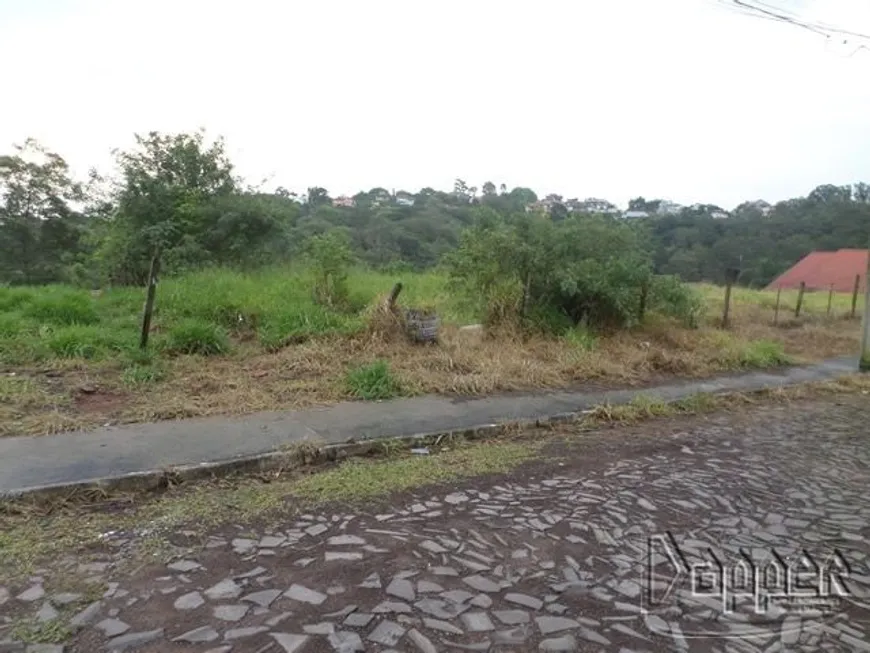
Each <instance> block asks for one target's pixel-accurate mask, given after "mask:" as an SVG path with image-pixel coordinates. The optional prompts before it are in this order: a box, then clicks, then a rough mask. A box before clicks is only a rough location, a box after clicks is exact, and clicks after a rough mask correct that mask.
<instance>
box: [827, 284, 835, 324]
mask: <svg viewBox="0 0 870 653" xmlns="http://www.w3.org/2000/svg"><path fill="white" fill-rule="evenodd" d="M833 301H834V284H831V287H830V288H829V289H828V317H831V302H833Z"/></svg>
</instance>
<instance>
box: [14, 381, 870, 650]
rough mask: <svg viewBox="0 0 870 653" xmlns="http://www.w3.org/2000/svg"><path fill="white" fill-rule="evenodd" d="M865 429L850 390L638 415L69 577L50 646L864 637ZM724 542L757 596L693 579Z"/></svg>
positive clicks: (858, 643) (475, 645)
mask: <svg viewBox="0 0 870 653" xmlns="http://www.w3.org/2000/svg"><path fill="white" fill-rule="evenodd" d="M868 425H870V400H868V398H867V397H857V398H856V397H849V398H845V399H844V400H843V401H842V402H839V403H835V402H833V401H826V402H821V403H811V404H800V405H795V406H790V407H762V408H757V409H753V410H752V411H748V412H747V413H746V414H743V415H737V416H727V415H722V416H715V417H713V418H708V419H694V420H675V421H664V422H662V421H659V422H651V423H647V424H645V425H643V426H638V427H635V428H632V429H628V430H624V429H623V430H612V431H605V432H603V433H600V434H594V435H592V436H590V437H588V438H585V437H584V438H582V439H579V440H578V439H575V440H573V441H571V442H569V443H562V444H558V445H554V448H552V449H551V451H550V453H552V454H554V456H556V457H555V458H548V459H547V460H545V461H543V462H537V463H532V464H531V465H529V466H526V467H524V468H522V469H520V470H518V471H517V472H515V473H512V474H510V475H507V476H504V477H497V478H491V479H476V480H472V481H469V482H468V483H466V484H463V485H460V486H456V487H452V488H442V489H441V490H439V491H433V490H428V491H417V492H415V493H410V494H404V495H401V496H398V497H395V498H393V499H392V500H390V502H389V503H386V504H379V505H372V506H367V507H365V508H363V509H362V510H349V509H346V508H343V509H342V508H339V509H335V510H330V511H326V512H318V513H312V514H310V515H296V516H294V517H292V518H289V519H288V520H287V521H286V523H282V524H280V526H279V527H278V528H276V529H274V530H270V531H265V530H263V531H262V532H259V533H256V535H255V536H254V537H243V536H241V535H240V533H241V530H240V529H238V528H235V527H233V526H232V525H228V526H226V527H224V528H222V529H220V530H218V531H215V532H214V533H213V534H212V535H211V536H210V538H209V540H208V542H207V545H206V547H205V548H204V549H203V550H202V551H201V552H196V553H195V554H193V555H191V556H189V557H188V558H186V559H182V560H178V561H176V562H175V563H174V564H171V565H170V566H169V567H163V566H159V567H152V568H147V569H143V570H141V571H140V572H139V573H137V574H136V575H135V576H134V577H116V576H114V575H113V572H112V567H111V566H108V567H107V568H106V569H105V570H102V569H101V568H100V567H96V568H89V569H88V570H86V571H89V572H91V573H95V574H98V575H104V576H105V578H106V580H108V581H112V582H113V583H114V584H113V585H112V586H111V589H110V591H109V592H108V593H107V596H106V598H105V599H104V600H103V601H101V602H99V603H98V604H94V606H92V607H91V608H89V610H90V612H88V611H87V610H85V612H84V616H81V617H80V619H79V621H80V622H81V623H87V624H88V625H87V626H86V627H84V628H83V629H82V630H81V631H79V633H78V634H77V635H76V636H75V638H74V639H73V640H72V641H71V642H70V645H69V648H68V649H67V651H73V652H75V653H90V652H92V651H101V650H138V651H146V652H148V653H157V652H161V653H164V652H173V651H185V652H195V653H204V652H206V651H210V652H211V653H216V652H220V653H229V652H232V653H282V652H300V653H318V652H328V651H347V652H351V651H373V652H375V651H380V652H386V651H407V652H418V653H430V652H432V651H544V652H548V651H608V652H609V651H613V652H620V653H640V652H643V651H699V652H700V651H703V652H705V653H706V652H711V651H712V652H715V651H735V652H746V653H750V652H752V651H764V652H773V651H807V652H813V653H815V652H818V651H870V638H868V629H870V571H868V554H870V541H868V537H870V498H868V488H870V426H868ZM650 545H651V546H650ZM741 551H743V552H744V553H745V554H746V555H747V556H749V558H751V559H752V560H754V561H755V564H754V567H755V568H756V569H760V568H762V566H763V565H764V564H767V566H766V567H765V569H766V570H767V575H766V576H765V579H766V581H767V585H766V588H765V586H764V583H763V582H762V583H761V585H762V587H761V588H760V589H757V590H756V591H755V595H756V596H757V597H761V598H763V597H764V596H766V595H772V596H770V602H769V604H768V605H767V606H766V607H765V606H760V607H759V609H758V610H757V611H756V610H755V609H754V608H753V603H754V601H753V597H752V596H751V594H752V592H751V591H750V592H749V594H750V596H746V587H745V586H742V584H741V582H740V581H741V578H740V577H739V574H738V577H737V578H728V579H727V590H726V591H727V592H728V596H727V598H728V599H730V598H731V597H732V591H733V592H735V593H736V595H735V596H734V599H735V601H734V603H733V604H731V601H730V600H729V601H728V604H729V609H728V610H723V607H722V596H721V591H718V590H721V583H720V582H719V581H717V580H716V578H717V577H716V574H715V573H712V572H714V571H716V569H715V564H714V565H712V566H709V565H708V567H707V568H706V573H704V571H705V570H704V568H703V565H704V564H705V563H714V561H715V560H719V561H720V562H721V565H722V567H723V568H724V569H725V570H726V571H727V570H738V571H739V570H740V569H741V567H740V566H739V561H740V560H741V558H740V553H741ZM804 551H805V553H806V558H807V560H806V562H807V563H808V567H803V568H802V567H800V564H799V562H800V561H799V559H798V557H796V556H799V555H800V554H801V552H804ZM650 552H651V553H650ZM771 552H775V553H776V555H778V556H780V557H781V558H782V560H783V563H782V564H786V565H791V566H792V569H793V570H794V571H795V573H796V575H795V576H794V578H795V581H796V583H795V587H793V588H792V590H791V591H785V590H783V587H782V584H783V583H782V579H781V578H778V576H777V573H778V572H777V570H778V569H779V568H778V567H777V564H776V559H775V558H772V556H771ZM835 552H839V555H840V556H842V558H839V557H837V556H836V555H834V556H833V557H832V554H834V553H835ZM772 560H773V562H771V561H772ZM107 561H108V562H109V563H111V559H107ZM693 564H700V565H702V568H701V570H700V571H698V572H697V573H696V574H695V578H696V579H697V580H699V583H698V585H697V587H696V591H693V590H692V587H691V583H690V582H689V581H690V577H691V574H689V573H688V572H687V571H686V569H685V567H684V566H685V565H688V566H691V565H693ZM813 564H816V565H818V566H820V567H821V568H822V572H820V571H819V569H818V568H813ZM744 567H745V568H746V569H751V568H752V566H751V565H749V564H748V563H747V564H746V565H745V566H744ZM681 568H682V569H683V572H684V573H683V574H682V576H680V575H679V574H677V573H676V572H677V571H678V570H679V569H681ZM808 572H810V573H808ZM820 577H821V578H824V579H826V580H827V581H828V582H827V584H826V585H825V586H823V592H822V596H819V593H818V592H815V593H814V592H813V591H812V587H813V583H815V585H816V586H817V585H818V579H819V578H820ZM742 580H746V579H745V578H743V579H742ZM672 581H674V582H673V585H672V586H671V582H672ZM45 582H48V581H47V580H46V581H45ZM741 588H742V593H741V592H737V590H738V589H741ZM750 588H751V583H750ZM808 588H809V589H808ZM8 590H9V592H10V594H11V596H12V598H10V599H9V601H10V604H9V605H15V606H17V608H16V609H19V610H20V609H21V606H25V607H26V608H27V609H29V610H31V611H33V612H36V611H38V610H41V609H42V610H45V609H46V608H45V606H49V605H51V603H50V601H51V598H50V597H51V596H52V592H51V591H49V592H48V593H47V594H46V596H45V597H43V596H41V591H40V590H41V586H40V584H39V583H34V584H33V585H32V586H29V585H22V586H16V587H9V588H8ZM22 592H24V595H23V596H22V597H21V598H15V597H16V595H19V596H21V595H20V593H22ZM777 593H778V594H780V596H778V597H777V596H775V595H776V594H777ZM799 593H802V594H801V596H798V594H799ZM784 594H788V596H784ZM34 597H36V598H35V599H34ZM66 598H68V597H61V599H59V600H55V603H58V602H61V601H62V600H64V599H66ZM25 599H27V600H25ZM82 607H83V606H82ZM0 639H2V634H0ZM134 643H135V644H138V645H139V648H136V649H133V648H125V647H129V646H132V644H134ZM46 650H51V649H46Z"/></svg>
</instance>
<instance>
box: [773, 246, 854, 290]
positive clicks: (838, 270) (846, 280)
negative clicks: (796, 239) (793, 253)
mask: <svg viewBox="0 0 870 653" xmlns="http://www.w3.org/2000/svg"><path fill="white" fill-rule="evenodd" d="M867 256H868V252H867V250H866V249H841V250H838V251H836V252H821V251H816V252H810V253H809V254H807V255H806V256H804V257H803V258H802V259H801V260H800V261H798V262H797V263H795V264H794V265H793V266H792V267H791V268H789V269H788V270H786V271H785V272H784V273H783V274H781V275H780V276H779V277H777V278H776V279H774V280H773V281H772V282H771V283H770V285H769V286H767V289H768V290H776V289H777V288H782V289H783V290H794V289H797V288H800V285H801V282H804V283H805V284H806V287H807V290H828V289H830V288H833V289H834V292H844V293H850V292H852V290H853V288H854V287H855V278H856V277H860V278H861V282H860V288H861V289H863V288H864V284H866V283H867Z"/></svg>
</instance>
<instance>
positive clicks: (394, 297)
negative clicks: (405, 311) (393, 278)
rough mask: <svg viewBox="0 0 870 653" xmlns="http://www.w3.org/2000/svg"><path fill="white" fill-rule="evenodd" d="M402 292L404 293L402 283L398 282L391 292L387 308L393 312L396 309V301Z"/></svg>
mask: <svg viewBox="0 0 870 653" xmlns="http://www.w3.org/2000/svg"><path fill="white" fill-rule="evenodd" d="M400 292H402V282H401V281H397V282H396V285H394V286H393V289H392V290H391V291H390V294H389V296H388V297H387V308H388V309H390V310H391V311H392V310H393V309H394V308H396V300H397V299H398V298H399V293H400Z"/></svg>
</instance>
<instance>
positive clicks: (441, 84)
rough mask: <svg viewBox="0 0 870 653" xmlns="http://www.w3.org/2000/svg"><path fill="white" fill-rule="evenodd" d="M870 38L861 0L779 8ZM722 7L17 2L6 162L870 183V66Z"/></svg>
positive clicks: (755, 189) (745, 184)
mask: <svg viewBox="0 0 870 653" xmlns="http://www.w3.org/2000/svg"><path fill="white" fill-rule="evenodd" d="M769 2H772V3H775V4H778V5H780V6H788V7H791V8H793V9H796V10H799V11H801V12H802V13H803V15H806V16H808V17H813V18H821V19H823V20H826V21H827V22H831V23H836V24H838V25H840V26H844V27H849V28H850V29H853V30H856V31H863V32H870V2H868V1H866V0H769ZM849 52H850V50H849V49H846V48H842V47H832V46H831V45H829V44H826V42H825V40H824V39H823V38H821V37H819V36H816V35H813V34H811V33H809V32H806V31H804V30H801V29H799V28H796V27H791V26H788V25H783V24H779V23H775V22H770V21H764V20H759V19H754V18H750V17H747V16H743V15H740V14H737V13H735V12H733V11H729V10H727V9H724V8H721V7H720V6H718V5H717V4H716V2H715V1H714V0H535V2H530V1H529V0H507V1H506V0H462V1H460V0H438V1H437V2H436V1H434V0H290V1H287V0H284V1H279V0H244V1H240V0H232V1H230V0H0V61H2V62H3V67H2V89H3V91H2V100H0V151H2V150H5V149H6V148H8V147H9V146H10V145H11V144H12V143H16V142H21V141H23V140H24V139H25V138H26V137H28V136H33V137H35V138H37V139H39V140H40V141H42V142H43V143H44V144H45V145H47V146H48V147H50V148H52V149H54V150H56V151H58V152H59V153H60V154H62V155H63V156H65V157H66V158H67V159H68V161H69V162H70V163H71V164H72V165H73V166H74V168H75V169H76V170H77V171H79V172H81V173H85V172H86V171H87V168H88V167H90V166H91V165H96V166H98V167H100V168H102V169H107V166H109V165H110V163H111V155H110V151H111V149H112V148H113V147H127V146H129V145H130V144H131V143H132V135H133V133H134V132H146V131H149V130H159V131H187V130H194V129H196V128H198V127H204V128H205V129H206V130H207V132H208V133H209V134H212V135H218V134H222V135H223V136H225V137H226V139H227V143H228V146H229V149H230V152H231V155H232V158H233V161H234V163H235V164H236V166H237V169H238V172H239V173H240V174H242V175H243V176H245V177H246V178H247V179H249V180H250V181H258V180H261V179H263V178H268V179H269V182H268V184H267V188H274V187H275V186H278V185H283V186H286V187H288V188H290V189H292V190H302V189H304V188H306V187H307V186H311V185H321V186H325V187H326V188H327V189H328V190H329V191H330V193H331V194H332V195H333V196H335V195H340V194H352V193H354V192H357V191H358V190H362V189H365V190H368V189H370V188H372V187H375V186H384V187H387V188H395V189H396V190H399V189H406V190H410V191H416V190H418V189H419V188H421V187H423V186H433V187H436V188H441V189H449V188H451V187H452V183H453V180H454V178H456V177H461V178H463V179H465V180H466V181H467V182H468V184H469V185H475V186H478V187H479V186H480V185H482V184H483V182H484V181H486V180H491V181H493V182H495V183H496V184H500V183H505V184H507V185H508V187H512V186H515V185H523V186H530V187H532V188H533V189H534V190H536V191H537V192H538V193H539V194H540V195H544V194H547V193H551V192H556V193H559V194H562V195H565V196H566V197H580V198H583V197H588V196H595V197H606V198H608V199H610V200H611V201H614V202H617V203H619V204H624V203H626V202H627V200H628V199H629V198H630V197H634V196H637V195H644V196H647V197H664V198H669V199H672V200H674V201H677V202H680V203H692V202H698V201H704V202H713V203H718V204H720V205H723V206H725V207H726V208H731V207H733V206H734V205H736V204H738V203H739V202H741V201H742V200H744V199H756V198H764V199H767V200H770V201H776V200H780V199H784V198H787V197H792V196H796V195H804V194H806V193H807V192H809V191H810V190H811V189H812V188H813V187H814V186H816V185H818V184H821V183H827V182H831V183H851V182H855V181H859V180H865V181H870V120H868V116H870V85H868V84H867V83H866V80H867V79H868V76H870V51H867V50H865V51H862V52H858V53H856V54H854V55H852V56H849Z"/></svg>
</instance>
